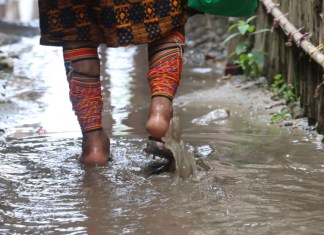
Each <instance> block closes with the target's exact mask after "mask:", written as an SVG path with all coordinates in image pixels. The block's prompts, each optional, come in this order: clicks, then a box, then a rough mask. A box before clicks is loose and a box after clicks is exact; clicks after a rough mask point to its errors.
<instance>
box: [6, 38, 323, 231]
mask: <svg viewBox="0 0 324 235" xmlns="http://www.w3.org/2000/svg"><path fill="white" fill-rule="evenodd" d="M0 49H1V50H2V51H4V52H6V53H8V54H9V55H10V57H12V58H13V59H14V71H13V74H12V75H11V76H10V77H9V78H8V79H7V89H6V91H7V94H6V98H7V102H5V103H2V104H0V108H1V114H0V121H1V122H0V129H1V130H2V131H1V132H0V168H1V171H0V233H1V234H170V235H171V234H172V235H174V234H177V235H181V234H185V235H187V234H193V235H196V234H197V235H198V234H199V235H200V234H285V235H286V234H294V235H295V234H297V235H298V234H300V235H304V234H323V233H324V220H323V217H324V193H323V192H324V183H323V182H324V160H323V156H324V151H323V145H322V143H321V136H319V135H316V134H315V133H314V132H311V131H300V129H298V128H295V129H294V128H279V127H278V126H272V125H269V124H268V123H269V118H270V115H269V114H270V113H271V112H273V110H271V109H266V107H270V106H272V105H273V103H272V101H271V99H270V96H271V94H269V93H268V92H267V91H266V90H265V89H262V88H260V84H257V83H256V82H246V81H242V80H235V79H231V80H226V79H222V75H221V72H222V64H221V63H219V64H214V65H213V66H211V65H210V64H208V65H206V64H199V65H198V64H193V63H189V62H190V57H188V58H187V61H188V62H187V63H186V64H185V65H184V70H183V79H182V81H181V87H180V88H179V91H178V95H177V97H176V99H175V100H174V111H175V113H174V115H175V116H176V117H177V118H178V120H179V127H177V128H175V130H174V134H175V135H176V138H175V139H176V141H178V142H176V144H177V143H178V145H176V147H175V150H179V145H180V141H181V146H182V147H183V148H185V150H186V151H188V152H190V153H192V154H193V155H192V158H191V160H193V161H194V168H195V169H194V172H195V176H196V177H180V176H179V174H177V173H172V172H164V173H161V174H151V170H152V169H151V166H152V164H153V163H160V162H161V161H163V159H159V158H155V159H153V157H152V156H151V155H148V154H146V153H145V152H144V151H143V149H144V148H145V146H146V143H147V134H146V133H145V128H144V127H145V122H146V120H147V117H148V109H149V101H150V97H149V88H148V85H147V82H146V71H147V67H148V65H147V61H146V60H147V59H146V58H147V54H146V46H138V47H130V48H119V49H110V48H108V49H107V48H104V47H101V48H100V57H101V60H102V88H103V97H104V103H105V107H104V113H103V115H104V118H103V120H104V129H105V130H106V131H107V133H109V135H110V137H111V150H112V156H113V160H112V161H111V162H109V164H108V165H107V166H103V167H86V166H83V165H81V164H80V163H79V162H78V156H79V154H80V151H81V138H80V137H81V134H80V131H79V127H78V125H77V120H76V117H75V116H74V114H73V111H72V109H71V105H70V103H69V99H68V84H67V81H66V78H65V74H64V68H63V62H62V59H61V58H62V52H61V50H60V49H59V48H53V47H42V46H39V45H38V37H32V38H23V40H22V41H21V42H20V43H18V44H9V45H6V46H3V47H1V48H0ZM215 110H223V111H224V110H225V113H226V114H227V115H228V116H226V115H225V113H224V112H219V113H220V114H221V115H219V116H217V115H216V117H215V116H213V115H215V114H216V113H217V111H215ZM208 114H210V115H208ZM211 114H212V115H211ZM211 116H212V117H213V118H212V119H210V118H211ZM195 120H199V121H195ZM172 143H174V142H172V141H171V142H170V143H167V144H170V145H172ZM181 157H182V158H183V159H185V161H186V155H185V156H183V155H182V156H181ZM180 162H181V161H179V164H180V167H181V166H182V165H183V164H181V163H180ZM191 166H193V165H192V164H191ZM178 172H179V171H178Z"/></svg>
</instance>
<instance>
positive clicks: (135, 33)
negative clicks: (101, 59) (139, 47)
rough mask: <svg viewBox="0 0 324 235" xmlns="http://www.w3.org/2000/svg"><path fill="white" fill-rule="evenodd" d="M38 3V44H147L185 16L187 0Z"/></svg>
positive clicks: (49, 0) (57, 0)
mask: <svg viewBox="0 0 324 235" xmlns="http://www.w3.org/2000/svg"><path fill="white" fill-rule="evenodd" d="M38 5H39V13H40V29H41V44H42V45H56V46H61V45H62V44H63V43H64V42H91V43H105V44H106V45H107V46H109V47H120V46H128V45H136V44H140V43H148V42H152V41H154V40H157V39H160V38H161V37H164V36H166V35H168V34H170V33H171V32H172V31H174V30H175V29H177V28H179V27H181V26H183V25H184V24H185V23H186V21H187V19H188V12H187V9H188V7H187V0H39V1H38Z"/></svg>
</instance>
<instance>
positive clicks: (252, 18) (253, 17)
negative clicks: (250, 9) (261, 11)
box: [246, 16, 257, 23]
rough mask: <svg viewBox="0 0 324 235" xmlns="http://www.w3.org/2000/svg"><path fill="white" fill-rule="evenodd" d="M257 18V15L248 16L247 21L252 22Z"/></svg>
mask: <svg viewBox="0 0 324 235" xmlns="http://www.w3.org/2000/svg"><path fill="white" fill-rule="evenodd" d="M255 18H257V16H251V17H250V18H248V19H247V20H246V23H250V22H251V21H252V20H254V19H255Z"/></svg>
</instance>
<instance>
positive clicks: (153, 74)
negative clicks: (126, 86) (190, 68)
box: [146, 28, 184, 139]
mask: <svg viewBox="0 0 324 235" xmlns="http://www.w3.org/2000/svg"><path fill="white" fill-rule="evenodd" d="M183 35H184V29H183V28H181V29H179V30H178V31H175V32H174V33H172V34H170V35H169V36H167V37H165V38H162V39H160V40H158V41H156V42H154V43H152V44H150V45H149V48H148V53H149V62H150V68H149V72H148V76H147V78H148V82H149V84H150V88H151V96H152V100H151V106H150V114H149V119H148V121H147V123H146V131H147V132H148V134H149V135H150V136H151V137H153V138H155V139H161V138H162V137H164V136H165V134H166V132H167V131H168V129H169V122H170V120H171V118H172V116H173V107H172V100H173V97H174V95H175V93H176V90H177V88H178V86H179V82H180V78H181V70H182V54H183V48H182V46H183V44H184V36H183Z"/></svg>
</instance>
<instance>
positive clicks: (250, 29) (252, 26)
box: [248, 25, 255, 33]
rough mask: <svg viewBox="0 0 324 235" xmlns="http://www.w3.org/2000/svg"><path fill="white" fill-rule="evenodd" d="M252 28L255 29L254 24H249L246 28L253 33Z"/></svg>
mask: <svg viewBox="0 0 324 235" xmlns="http://www.w3.org/2000/svg"><path fill="white" fill-rule="evenodd" d="M254 30H255V26H254V25H251V26H250V27H249V28H248V31H249V33H253V31H254Z"/></svg>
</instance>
